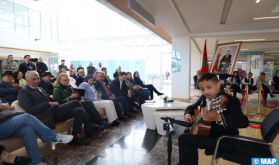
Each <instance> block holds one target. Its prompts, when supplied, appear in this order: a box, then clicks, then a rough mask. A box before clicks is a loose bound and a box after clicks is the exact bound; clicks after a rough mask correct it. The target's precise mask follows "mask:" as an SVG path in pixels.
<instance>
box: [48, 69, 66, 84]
mask: <svg viewBox="0 0 279 165" xmlns="http://www.w3.org/2000/svg"><path fill="white" fill-rule="evenodd" d="M63 72H64V71H62V70H60V71H58V72H57V74H56V76H55V77H52V78H51V80H50V83H52V84H53V83H54V82H55V81H56V79H57V77H58V75H60V74H61V73H63Z"/></svg>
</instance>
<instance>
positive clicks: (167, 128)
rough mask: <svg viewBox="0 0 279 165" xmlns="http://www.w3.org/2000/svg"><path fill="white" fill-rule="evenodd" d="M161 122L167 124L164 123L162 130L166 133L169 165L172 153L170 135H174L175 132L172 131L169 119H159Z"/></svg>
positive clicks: (169, 164)
mask: <svg viewBox="0 0 279 165" xmlns="http://www.w3.org/2000/svg"><path fill="white" fill-rule="evenodd" d="M161 119H162V120H165V121H166V122H167V123H164V125H163V129H164V130H166V131H167V132H168V137H169V138H168V147H167V151H168V165H171V153H172V138H171V135H175V130H174V129H173V126H172V122H171V120H170V119H169V118H164V117H161Z"/></svg>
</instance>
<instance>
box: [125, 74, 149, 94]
mask: <svg viewBox="0 0 279 165" xmlns="http://www.w3.org/2000/svg"><path fill="white" fill-rule="evenodd" d="M127 80H129V81H130V82H131V83H132V84H134V85H135V86H137V87H138V88H141V89H143V91H144V92H145V94H146V95H147V96H148V98H149V90H148V88H142V87H141V86H139V85H138V84H137V83H136V82H135V81H134V79H133V78H132V73H131V72H127Z"/></svg>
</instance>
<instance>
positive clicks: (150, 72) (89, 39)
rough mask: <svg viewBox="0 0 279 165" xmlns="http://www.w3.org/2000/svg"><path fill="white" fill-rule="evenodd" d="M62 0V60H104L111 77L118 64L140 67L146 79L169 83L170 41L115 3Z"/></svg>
mask: <svg viewBox="0 0 279 165" xmlns="http://www.w3.org/2000/svg"><path fill="white" fill-rule="evenodd" d="M76 2H77V1H74V0H59V4H58V19H59V22H58V40H59V42H58V43H59V61H60V60H61V59H65V60H66V64H67V65H68V66H69V65H70V64H74V66H75V68H77V67H78V64H82V66H83V67H84V68H86V67H87V66H89V63H90V62H93V66H97V65H98V62H102V64H103V66H105V67H107V68H108V74H109V76H110V77H111V78H112V77H113V76H112V75H113V73H114V72H115V70H116V68H117V67H119V66H120V67H121V69H122V71H126V72H127V71H130V72H134V71H139V73H140V76H141V78H142V79H143V80H144V81H146V83H151V82H152V83H166V82H168V83H170V82H171V80H170V78H171V77H172V76H170V78H168V80H166V76H165V75H166V72H167V71H168V72H170V68H171V62H170V61H171V60H170V59H171V44H169V43H168V42H166V41H165V40H163V39H161V38H160V37H158V36H157V35H156V34H154V33H153V32H151V31H150V30H148V29H146V28H145V27H143V26H142V25H140V24H138V23H137V22H135V21H133V20H131V19H129V18H127V17H126V16H125V15H124V14H123V13H121V12H118V11H117V10H116V9H111V8H113V7H110V8H108V7H106V6H104V5H102V4H100V3H99V2H97V1H95V0H79V1H78V2H79V3H76Z"/></svg>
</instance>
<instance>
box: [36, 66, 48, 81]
mask: <svg viewBox="0 0 279 165" xmlns="http://www.w3.org/2000/svg"><path fill="white" fill-rule="evenodd" d="M36 67H37V71H38V73H39V75H40V78H41V77H42V74H43V73H44V72H45V71H47V70H48V67H47V65H46V64H45V63H43V62H42V63H40V62H37V63H36ZM39 70H41V71H39Z"/></svg>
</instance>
